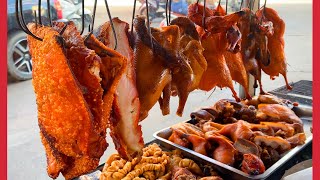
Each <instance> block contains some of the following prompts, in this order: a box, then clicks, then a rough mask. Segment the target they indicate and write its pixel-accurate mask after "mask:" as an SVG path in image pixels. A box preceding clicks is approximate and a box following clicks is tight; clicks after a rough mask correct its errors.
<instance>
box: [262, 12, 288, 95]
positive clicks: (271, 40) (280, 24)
mask: <svg viewBox="0 0 320 180" xmlns="http://www.w3.org/2000/svg"><path fill="white" fill-rule="evenodd" d="M256 15H257V17H258V19H259V20H261V19H262V21H264V22H265V21H271V22H272V23H273V27H274V33H273V35H272V36H268V49H269V51H270V64H269V65H268V66H264V65H262V66H261V67H262V70H263V71H264V72H265V73H266V74H268V75H270V78H271V79H274V77H276V76H279V74H282V75H283V77H284V79H285V82H286V85H287V89H292V87H291V86H290V85H289V83H288V79H287V61H286V57H285V53H284V38H283V35H284V32H285V23H284V21H283V20H282V19H281V18H280V17H279V15H278V13H277V12H276V11H275V10H274V9H272V8H268V7H265V8H261V9H260V10H259V11H257V12H256Z"/></svg>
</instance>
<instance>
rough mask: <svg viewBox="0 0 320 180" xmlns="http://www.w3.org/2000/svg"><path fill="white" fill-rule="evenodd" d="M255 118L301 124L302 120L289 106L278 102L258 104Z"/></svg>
mask: <svg viewBox="0 0 320 180" xmlns="http://www.w3.org/2000/svg"><path fill="white" fill-rule="evenodd" d="M257 119H259V120H260V121H274V122H281V121H283V122H286V123H290V124H293V123H298V124H303V122H302V120H301V119H300V118H299V117H298V116H297V115H296V114H295V113H294V112H293V111H292V110H291V109H290V108H288V107H286V106H283V105H280V104H259V105H258V113H257Z"/></svg>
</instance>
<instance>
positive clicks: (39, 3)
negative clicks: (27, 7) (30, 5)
mask: <svg viewBox="0 0 320 180" xmlns="http://www.w3.org/2000/svg"><path fill="white" fill-rule="evenodd" d="M38 14H39V24H40V25H42V20H41V0H39V1H38Z"/></svg>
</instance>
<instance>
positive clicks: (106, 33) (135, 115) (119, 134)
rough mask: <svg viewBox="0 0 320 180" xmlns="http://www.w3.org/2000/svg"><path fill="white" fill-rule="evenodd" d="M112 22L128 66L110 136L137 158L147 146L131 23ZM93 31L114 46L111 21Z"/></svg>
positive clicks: (122, 150) (123, 153)
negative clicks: (142, 125) (131, 38)
mask: <svg viewBox="0 0 320 180" xmlns="http://www.w3.org/2000/svg"><path fill="white" fill-rule="evenodd" d="M112 22H113V25H114V28H115V32H116V37H117V39H118V44H117V48H116V49H115V50H116V51H117V52H119V53H120V54H121V55H122V56H124V57H125V58H126V60H127V67H126V69H125V73H124V74H123V75H122V76H121V79H120V81H119V84H118V86H117V89H116V92H115V94H114V102H113V112H112V115H111V118H110V124H109V126H110V130H111V133H110V135H111V137H112V139H113V142H114V144H115V147H116V149H117V150H118V152H119V154H120V155H121V156H122V157H125V158H126V159H130V158H132V157H135V155H136V153H139V152H142V148H143V146H144V142H143V139H142V131H141V126H140V125H139V116H140V101H139V96H138V90H137V87H136V80H135V70H134V62H133V50H132V49H131V47H130V44H129V37H128V35H129V33H128V29H129V24H128V23H126V22H124V21H121V20H120V19H118V18H113V19H112ZM93 34H94V35H95V36H96V37H97V39H98V40H99V41H100V42H102V43H103V44H104V45H105V46H107V47H109V48H114V47H115V40H114V36H113V32H112V27H111V24H110V22H106V23H104V24H102V25H101V26H100V27H98V29H97V30H95V31H94V33H93ZM124 94H125V96H124Z"/></svg>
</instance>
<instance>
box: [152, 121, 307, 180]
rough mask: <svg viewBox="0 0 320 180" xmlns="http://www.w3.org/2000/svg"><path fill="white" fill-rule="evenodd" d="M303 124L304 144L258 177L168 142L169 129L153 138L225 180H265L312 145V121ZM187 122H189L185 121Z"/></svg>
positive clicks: (156, 133) (159, 132)
mask: <svg viewBox="0 0 320 180" xmlns="http://www.w3.org/2000/svg"><path fill="white" fill-rule="evenodd" d="M301 119H302V120H303V123H304V127H303V128H304V131H305V133H306V137H307V140H306V143H305V144H304V145H301V146H297V147H295V148H293V149H291V150H290V151H288V152H286V153H284V154H282V158H281V159H279V160H278V161H277V162H276V163H275V164H273V165H272V166H271V167H269V168H268V169H267V170H266V171H265V172H264V173H263V174H259V175H255V176H252V175H248V174H246V173H244V172H242V171H241V170H238V169H236V168H234V167H231V166H228V165H226V164H223V163H221V162H219V161H216V160H214V159H212V158H210V157H207V156H204V155H202V154H200V153H197V152H195V151H193V150H190V149H188V148H185V147H182V146H179V145H177V144H175V143H172V142H171V141H169V140H168V138H169V137H170V135H171V133H172V131H171V129H170V127H168V128H165V129H162V130H160V131H157V132H155V133H154V134H153V136H154V137H155V138H156V139H157V140H158V143H159V144H160V145H161V146H164V147H165V148H167V149H170V150H172V149H180V150H181V151H182V152H183V154H184V156H186V157H189V158H191V159H195V160H198V161H201V162H206V163H210V164H211V165H212V166H214V167H215V168H216V170H217V171H219V172H220V173H221V174H222V175H224V178H225V179H235V180H242V179H246V180H247V179H267V178H268V177H269V176H271V175H272V174H273V173H275V172H276V170H277V169H278V168H280V167H281V166H282V165H284V164H285V163H286V162H287V161H288V160H290V159H291V158H293V157H294V156H295V155H296V154H298V153H299V152H300V151H301V150H303V149H304V148H305V147H306V146H307V145H308V144H310V143H312V133H311V132H310V127H311V126H312V121H310V120H304V118H301ZM186 122H189V121H186Z"/></svg>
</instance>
